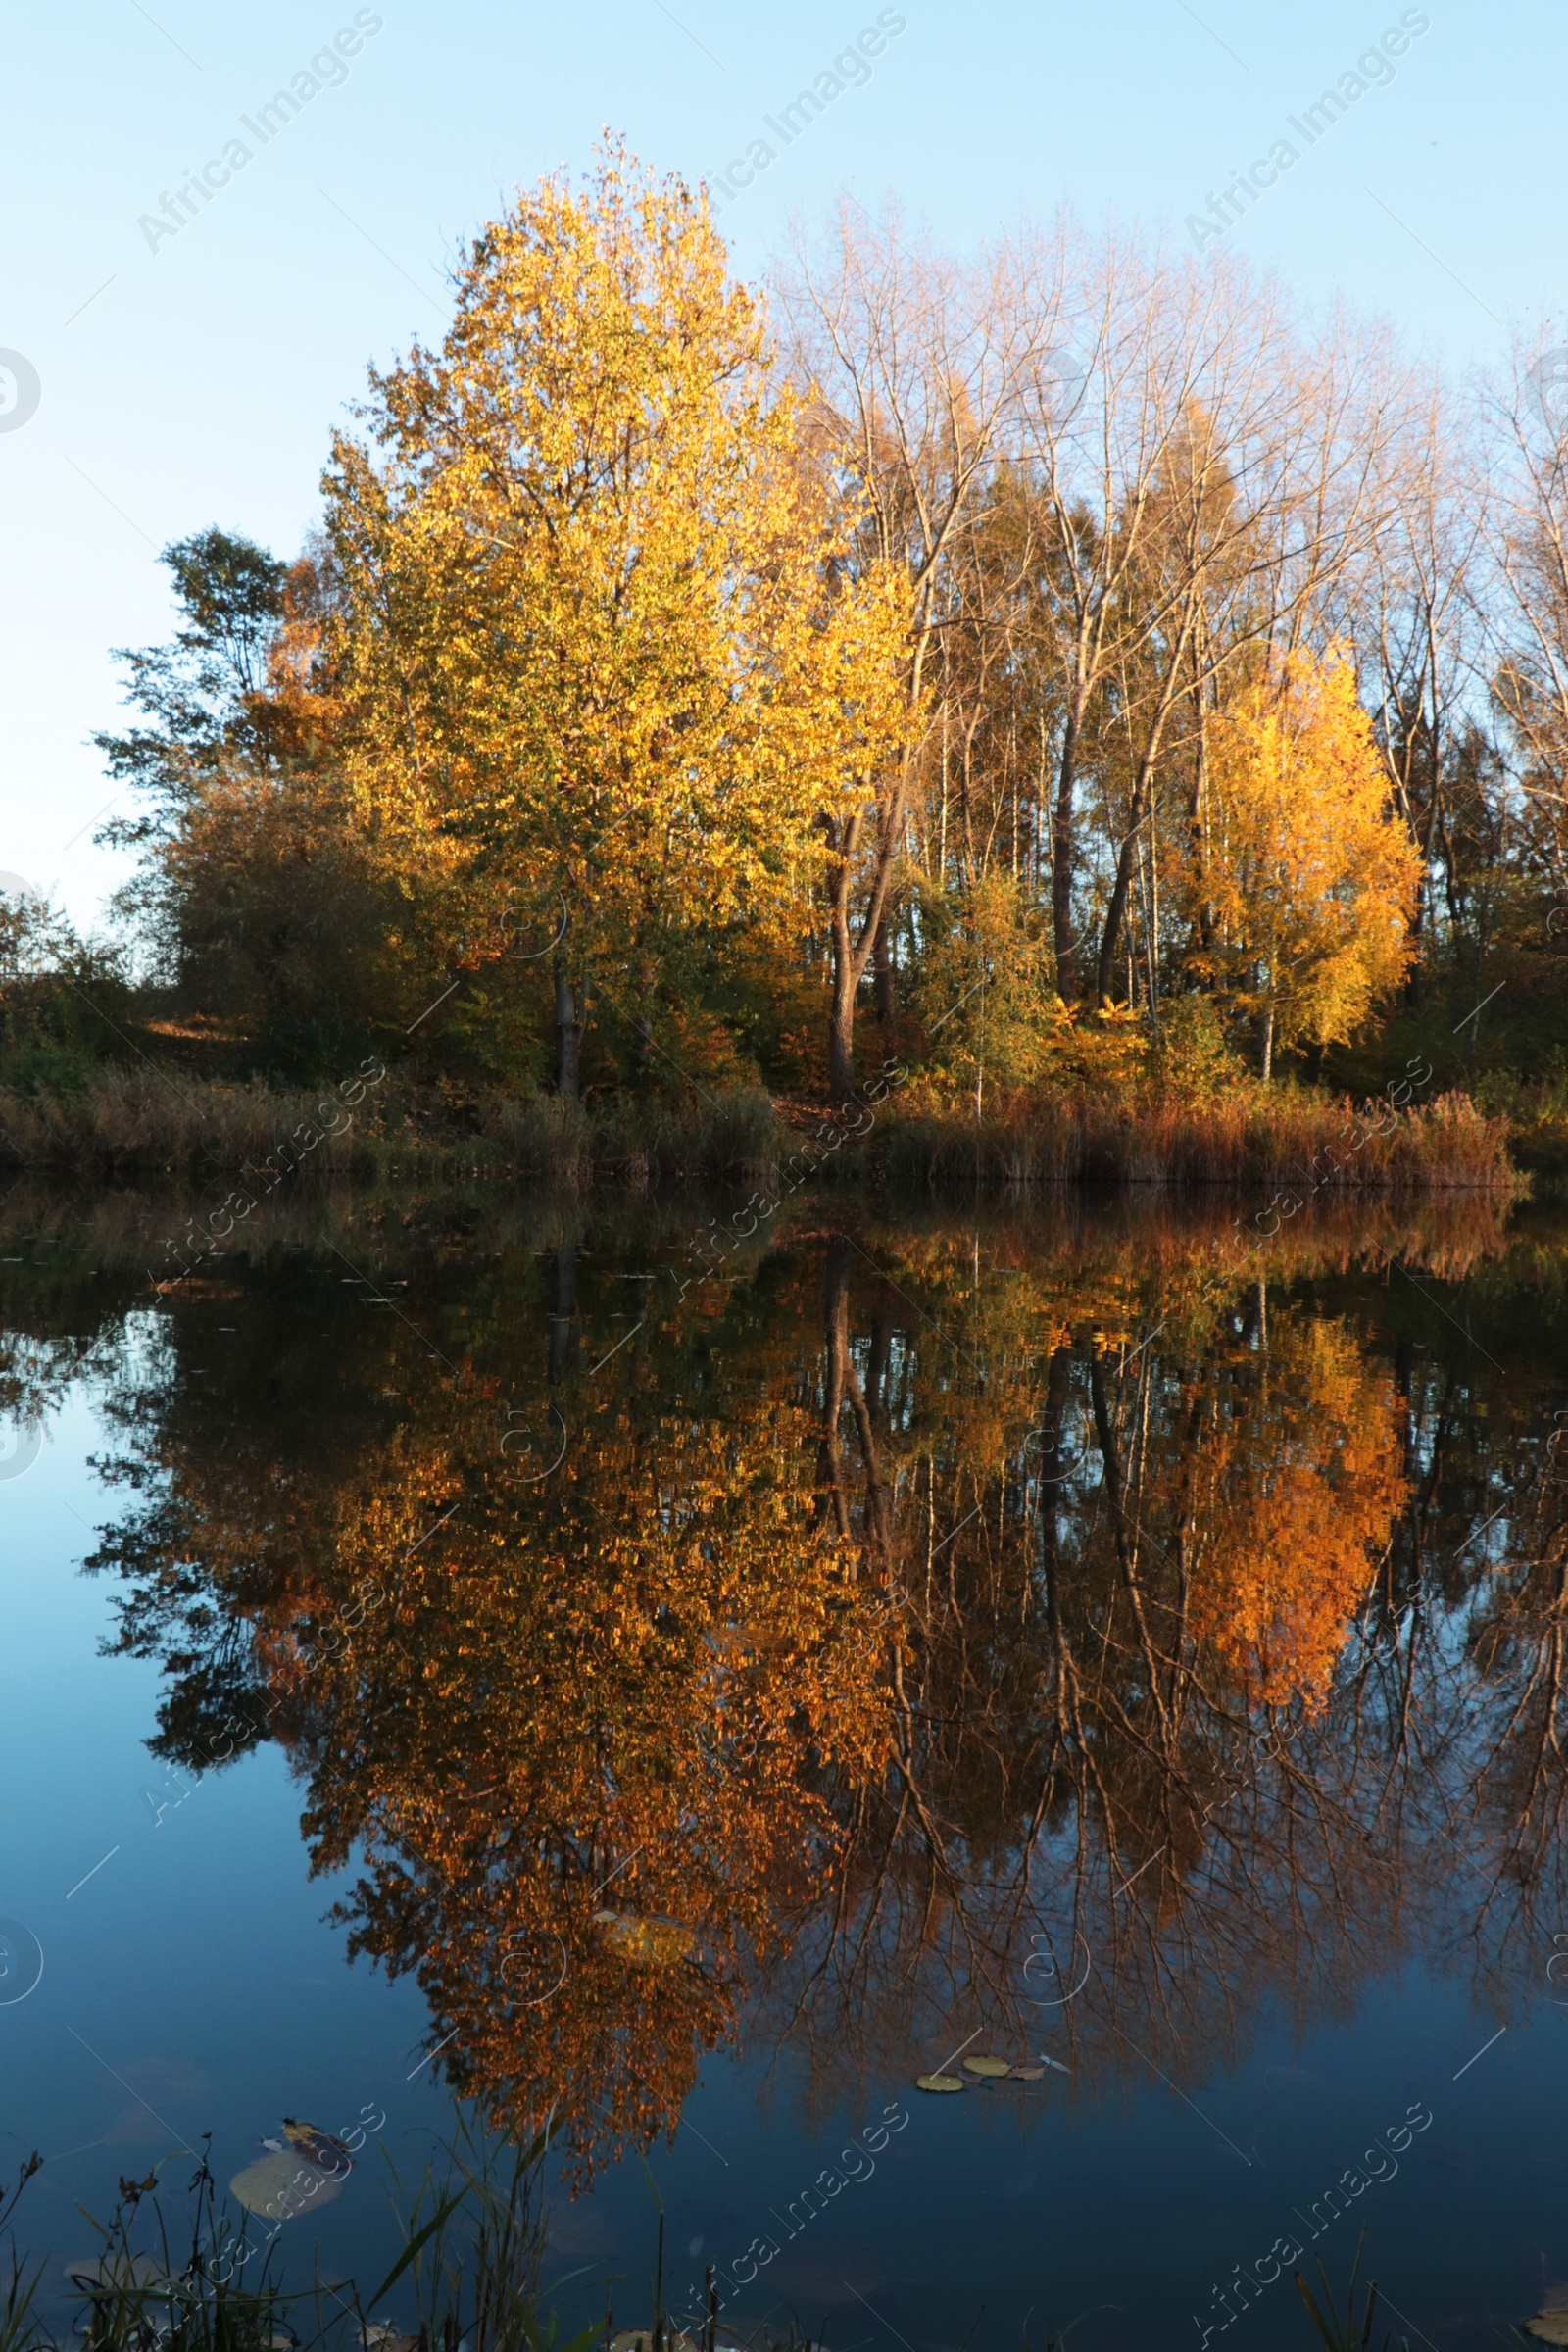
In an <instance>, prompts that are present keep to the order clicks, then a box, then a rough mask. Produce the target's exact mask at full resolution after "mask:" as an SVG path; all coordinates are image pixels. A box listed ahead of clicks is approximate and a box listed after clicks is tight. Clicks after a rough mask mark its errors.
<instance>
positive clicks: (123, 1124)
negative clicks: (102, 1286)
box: [0, 1070, 1524, 1195]
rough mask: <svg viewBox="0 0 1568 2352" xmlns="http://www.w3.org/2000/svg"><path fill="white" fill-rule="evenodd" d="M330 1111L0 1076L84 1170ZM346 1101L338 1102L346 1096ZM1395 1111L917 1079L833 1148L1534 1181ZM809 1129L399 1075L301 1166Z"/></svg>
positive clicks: (525, 1165)
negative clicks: (503, 1092) (861, 1134)
mask: <svg viewBox="0 0 1568 2352" xmlns="http://www.w3.org/2000/svg"><path fill="white" fill-rule="evenodd" d="M330 1110H331V1098H330V1096H329V1095H325V1094H319V1093H317V1092H314V1091H313V1092H307V1091H306V1090H305V1089H303V1088H300V1089H290V1090H286V1091H285V1090H279V1089H276V1088H271V1087H268V1086H265V1085H260V1084H257V1085H251V1086H239V1085H231V1084H224V1083H221V1082H208V1081H194V1082H184V1081H175V1080H173V1079H171V1078H168V1077H166V1076H164V1075H163V1074H162V1073H160V1072H157V1071H152V1070H135V1071H127V1070H112V1071H109V1072H106V1073H105V1074H104V1075H103V1076H102V1077H100V1078H98V1079H97V1080H96V1081H95V1082H94V1083H93V1084H92V1085H90V1086H88V1087H84V1088H83V1089H81V1090H80V1091H79V1092H76V1093H73V1094H72V1095H70V1096H68V1097H64V1098H55V1097H51V1096H48V1095H44V1094H22V1093H19V1092H16V1091H13V1090H7V1089H0V1166H10V1167H13V1168H25V1169H35V1170H38V1171H40V1172H42V1171H47V1172H49V1173H51V1174H53V1175H56V1176H75V1177H83V1176H86V1177H103V1176H116V1177H135V1176H145V1175H163V1176H174V1177H178V1178H180V1179H183V1180H186V1181H191V1180H205V1179H210V1178H212V1177H214V1176H217V1175H221V1174H226V1175H229V1176H237V1175H242V1174H244V1173H245V1171H247V1170H259V1169H264V1168H265V1167H266V1166H267V1164H268V1162H269V1161H270V1160H271V1159H273V1157H274V1155H275V1152H276V1151H277V1148H278V1146H279V1144H280V1143H281V1142H282V1141H283V1139H285V1138H288V1137H291V1136H295V1135H297V1134H299V1135H303V1134H305V1133H307V1132H308V1131H309V1127H310V1124H311V1122H313V1121H315V1122H316V1123H317V1125H318V1126H319V1127H324V1126H325V1124H326V1122H327V1115H328V1112H329V1111H330ZM332 1115H335V1116H337V1117H339V1118H341V1117H342V1116H343V1113H342V1110H341V1107H339V1108H338V1109H337V1110H336V1111H335V1113H332ZM1386 1115H1387V1116H1388V1117H1389V1118H1390V1119H1391V1120H1392V1123H1391V1124H1390V1125H1388V1126H1387V1127H1386V1128H1385V1130H1384V1131H1383V1132H1381V1133H1380V1132H1375V1131H1374V1132H1369V1131H1368V1130H1369V1129H1370V1126H1371V1122H1370V1121H1360V1120H1358V1119H1357V1117H1356V1115H1355V1113H1354V1111H1353V1109H1352V1106H1351V1105H1350V1103H1348V1102H1333V1101H1331V1100H1329V1099H1328V1098H1326V1097H1322V1096H1316V1095H1312V1094H1309V1093H1307V1092H1305V1091H1304V1090H1300V1089H1296V1088H1286V1087H1281V1088H1277V1089H1275V1090H1274V1091H1273V1092H1272V1093H1271V1094H1269V1095H1267V1096H1265V1095H1263V1094H1262V1092H1261V1090H1260V1089H1257V1088H1253V1089H1250V1090H1249V1091H1248V1092H1246V1093H1240V1094H1237V1095H1235V1096H1224V1097H1221V1098H1219V1099H1217V1100H1215V1101H1212V1102H1209V1103H1192V1102H1190V1101H1182V1100H1180V1099H1177V1098H1175V1097H1170V1096H1159V1095H1143V1096H1139V1097H1128V1098H1117V1097H1114V1096H1108V1095H1103V1094H1101V1095H1095V1094H1090V1093H1088V1092H1083V1091H1080V1092H1067V1091H1041V1092H1038V1093H1033V1094H1026V1093H1019V1094H1014V1095H1011V1096H1001V1095H999V1096H997V1097H994V1098H993V1100H992V1102H991V1103H990V1104H989V1105H988V1106H987V1109H986V1114H985V1116H984V1117H983V1119H981V1120H980V1121H979V1122H978V1124H977V1123H976V1121H975V1118H974V1114H973V1108H972V1105H971V1104H970V1103H966V1102H965V1101H964V1100H963V1099H961V1098H951V1097H943V1096H938V1095H936V1094H934V1093H932V1092H929V1091H925V1092H916V1091H911V1092H910V1093H908V1094H906V1095H904V1096H901V1097H897V1098H894V1099H893V1100H892V1101H890V1102H889V1103H887V1104H886V1105H885V1107H884V1108H882V1109H881V1110H879V1111H878V1113H877V1124H876V1128H875V1129H874V1130H873V1131H872V1132H871V1133H869V1134H868V1135H867V1136H866V1138H865V1142H864V1144H863V1145H861V1146H859V1147H858V1148H856V1149H854V1150H850V1151H846V1152H844V1153H843V1155H842V1160H841V1161H840V1162H839V1163H838V1164H836V1165H835V1164H834V1163H831V1162H830V1163H827V1164H828V1165H829V1166H830V1167H831V1170H832V1173H833V1174H834V1175H835V1176H837V1175H839V1174H840V1173H841V1172H842V1173H843V1174H845V1175H850V1174H851V1173H852V1171H853V1170H854V1169H856V1168H859V1169H864V1168H866V1167H868V1166H871V1165H875V1166H876V1167H878V1168H879V1169H880V1170H881V1172H883V1173H884V1174H886V1175H887V1176H888V1177H889V1178H891V1179H892V1180H893V1181H895V1182H900V1181H902V1182H910V1181H913V1182H919V1183H923V1184H929V1185H932V1186H935V1187H937V1188H939V1189H942V1188H946V1187H949V1186H956V1185H958V1184H963V1185H965V1186H972V1185H973V1184H974V1183H975V1181H976V1178H977V1177H978V1179H979V1181H980V1182H981V1183H982V1184H984V1185H988V1186H989V1185H1002V1186H1006V1187H1010V1188H1016V1187H1031V1186H1036V1185H1059V1184H1077V1183H1084V1182H1089V1183H1102V1184H1103V1183H1114V1184H1152V1185H1163V1186H1168V1187H1174V1188H1177V1189H1183V1190H1185V1189H1188V1188H1191V1187H1195V1186H1201V1185H1228V1186H1238V1187H1240V1186H1247V1187H1254V1186H1258V1185H1268V1186H1271V1187H1291V1188H1295V1189H1296V1190H1298V1191H1299V1190H1300V1189H1301V1188H1303V1187H1305V1188H1306V1189H1307V1190H1312V1189H1317V1190H1319V1191H1320V1192H1322V1193H1328V1194H1333V1193H1338V1192H1354V1193H1366V1192H1381V1193H1403V1194H1411V1193H1424V1192H1432V1191H1442V1190H1447V1189H1455V1190H1466V1191H1476V1190H1481V1191H1488V1192H1499V1193H1503V1194H1510V1195H1511V1194H1516V1193H1518V1192H1520V1191H1521V1190H1523V1189H1524V1180H1523V1179H1522V1178H1521V1177H1520V1176H1519V1174H1518V1172H1517V1170H1516V1168H1515V1166H1514V1164H1513V1162H1512V1160H1511V1159H1510V1157H1509V1139H1510V1135H1511V1132H1512V1129H1511V1125H1510V1122H1509V1120H1508V1119H1507V1118H1505V1117H1502V1116H1500V1115H1499V1116H1488V1115H1487V1114H1485V1113H1484V1112H1482V1111H1480V1110H1478V1109H1477V1108H1476V1106H1475V1105H1474V1104H1473V1103H1471V1102H1470V1100H1469V1098H1468V1097H1466V1096H1463V1095H1445V1096H1442V1097H1440V1098H1439V1100H1438V1101H1436V1102H1435V1103H1427V1104H1425V1105H1417V1104H1412V1105H1411V1106H1410V1107H1409V1108H1408V1109H1407V1110H1406V1111H1404V1112H1403V1113H1402V1114H1399V1115H1398V1116H1397V1117H1396V1116H1394V1115H1393V1114H1391V1113H1387V1112H1386ZM1357 1136H1361V1137H1362V1140H1361V1141H1360V1143H1359V1144H1357V1142H1356V1138H1357ZM796 1140H797V1139H796V1138H795V1137H794V1136H793V1135H792V1133H791V1132H790V1130H789V1128H788V1127H787V1125H786V1123H785V1121H784V1120H783V1119H782V1118H781V1117H780V1115H779V1112H778V1111H777V1109H776V1108H775V1106H774V1105H773V1103H771V1102H770V1101H769V1100H768V1098H767V1096H766V1095H765V1094H762V1093H761V1092H760V1090H757V1089H750V1090H736V1091H733V1092H730V1093H726V1094H724V1095H720V1096H716V1097H705V1098H703V1099H702V1100H700V1101H699V1100H696V1099H693V1098H688V1099H687V1100H685V1101H683V1102H679V1103H676V1102H669V1101H666V1100H662V1099H657V1098H656V1099H652V1100H648V1101H639V1100H632V1099H624V1098H623V1099H620V1100H617V1101H613V1102H610V1103H596V1104H583V1103H567V1102H563V1101H561V1100H560V1099H559V1098H555V1097H550V1096H538V1097H535V1098H533V1099H531V1100H528V1101H517V1100H509V1099H505V1098H501V1099H496V1100H492V1101H489V1102H485V1101H477V1102H475V1101H472V1100H460V1099H458V1098H456V1097H454V1096H449V1095H445V1094H440V1093H436V1092H433V1091H428V1090H426V1091H422V1092H421V1091H418V1090H415V1089H412V1088H407V1087H404V1088H400V1087H399V1085H398V1083H397V1081H396V1080H395V1079H390V1078H389V1079H388V1080H387V1081H386V1082H385V1083H384V1084H383V1085H381V1086H379V1087H377V1088H375V1089H373V1090H372V1091H370V1092H368V1093H367V1094H366V1095H365V1098H364V1100H363V1102H362V1103H360V1104H359V1105H358V1107H357V1108H356V1109H355V1111H354V1113H353V1116H352V1118H351V1119H350V1120H349V1122H348V1124H346V1125H344V1126H343V1127H342V1128H341V1130H340V1132H338V1133H336V1134H322V1135H321V1137H320V1140H319V1142H318V1143H317V1144H316V1146H315V1147H314V1149H312V1150H310V1151H308V1152H305V1153H304V1154H303V1155H302V1156H298V1157H297V1160H296V1163H295V1164H294V1165H293V1167H292V1170H291V1175H292V1178H293V1180H294V1181H304V1182H306V1183H307V1184H312V1183H319V1181H320V1180H321V1179H322V1178H336V1179H342V1178H354V1179H357V1180H367V1179H368V1180H384V1179H387V1178H393V1177H395V1178H400V1179H401V1178H404V1177H417V1178H420V1179H423V1180H428V1181H443V1182H450V1181H453V1180H460V1181H461V1180H463V1179H465V1178H467V1177H472V1176H477V1177H492V1178H498V1179H500V1178H506V1177H509V1176H516V1175H519V1174H520V1175H527V1176H531V1177H534V1178H536V1179H538V1180H540V1181H541V1182H545V1183H548V1184H550V1185H552V1186H557V1187H565V1188H568V1189H571V1190H575V1191H582V1190H585V1189H586V1188H587V1187H588V1186H589V1185H591V1184H592V1183H594V1182H595V1181H597V1180H599V1179H602V1178H610V1179H613V1180H614V1181H615V1182H617V1183H619V1184H621V1185H623V1186H626V1187H628V1188H629V1189H631V1190H632V1191H644V1190H648V1189H651V1188H653V1189H657V1188H658V1187H660V1186H663V1185H669V1184H676V1183H680V1182H683V1181H687V1180H690V1179H693V1178H727V1179H735V1180H743V1179H744V1180H746V1181H748V1182H751V1183H757V1182H762V1183H770V1182H771V1181H772V1178H773V1175H774V1173H775V1172H776V1170H777V1168H778V1165H779V1163H780V1161H781V1160H782V1159H783V1158H784V1157H785V1156H786V1154H787V1153H788V1152H789V1150H790V1148H791V1146H792V1145H793V1144H794V1143H795V1142H796Z"/></svg>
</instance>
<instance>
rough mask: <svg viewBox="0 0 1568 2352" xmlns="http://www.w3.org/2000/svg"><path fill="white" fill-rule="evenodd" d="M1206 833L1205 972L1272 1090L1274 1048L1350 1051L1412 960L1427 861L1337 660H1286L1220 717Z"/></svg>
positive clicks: (1199, 909) (1199, 906)
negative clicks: (1249, 1038)
mask: <svg viewBox="0 0 1568 2352" xmlns="http://www.w3.org/2000/svg"><path fill="white" fill-rule="evenodd" d="M1206 829H1207V836H1208V838H1207V840H1206V843H1205V844H1204V857H1203V858H1202V861H1201V864H1200V863H1199V861H1198V860H1196V859H1195V860H1192V861H1190V862H1189V864H1188V865H1187V868H1186V870H1185V872H1184V875H1183V877H1182V882H1183V895H1184V899H1185V911H1186V913H1187V915H1188V917H1189V919H1190V920H1191V921H1192V923H1193V927H1194V933H1195V936H1198V935H1199V933H1200V931H1201V930H1202V931H1204V932H1206V934H1207V937H1208V938H1209V940H1210V942H1211V944H1210V945H1209V946H1208V947H1207V948H1205V949H1203V950H1201V952H1199V953H1198V954H1196V955H1195V956H1194V958H1193V961H1194V966H1195V968H1196V969H1198V970H1200V971H1202V972H1204V973H1205V975H1206V976H1207V977H1209V978H1211V979H1212V980H1214V981H1216V982H1217V983H1218V984H1219V985H1220V987H1221V988H1222V989H1223V991H1224V992H1225V993H1226V994H1227V995H1228V996H1229V998H1230V1000H1231V1002H1232V1003H1233V1004H1234V1005H1236V1006H1237V1007H1238V1008H1240V1009H1242V1010H1245V1011H1247V1012H1248V1013H1250V1014H1254V1015H1255V1016H1256V1017H1257V1020H1258V1023H1259V1029H1260V1038H1261V1050H1260V1067H1261V1074H1262V1076H1263V1078H1264V1079H1265V1080H1267V1078H1268V1076H1269V1073H1270V1067H1271V1064H1272V1059H1273V1049H1274V1045H1275V1043H1276V1041H1277V1042H1278V1043H1280V1044H1281V1045H1286V1044H1290V1043H1291V1042H1293V1041H1294V1040H1296V1039H1298V1038H1307V1039H1311V1040H1313V1041H1314V1042H1316V1043H1318V1044H1327V1043H1329V1042H1330V1041H1334V1040H1337V1041H1342V1042H1343V1041H1348V1039H1349V1038H1350V1036H1351V1035H1352V1033H1353V1032H1354V1031H1355V1029H1356V1028H1357V1027H1359V1025H1360V1024H1361V1023H1362V1022H1363V1021H1364V1020H1365V1019H1366V1017H1367V1015H1368V1013H1369V1012H1370V1010H1371V1008H1372V1006H1373V1005H1374V1003H1375V1002H1376V1000H1377V999H1378V998H1379V997H1380V996H1382V995H1384V994H1386V993H1387V992H1388V991H1389V990H1390V989H1392V988H1395V987H1397V984H1398V982H1399V981H1400V980H1401V979H1402V978H1403V976H1404V972H1405V970H1406V968H1407V966H1408V963H1409V960H1410V946H1409V920H1410V915H1411V911H1412V909H1413V907H1414V903H1415V892H1416V884H1417V879H1418V871H1419V860H1418V858H1417V854H1416V852H1415V850H1414V849H1413V848H1412V846H1411V843H1410V839H1409V835H1408V832H1407V831H1406V829H1405V828H1404V827H1403V826H1402V825H1399V824H1397V823H1396V822H1395V821H1394V819H1393V814H1392V810H1391V808H1390V803H1389V787H1388V779H1387V776H1386V773H1385V771H1384V768H1383V765H1382V762H1381V760H1380V759H1379V756H1378V750H1377V745H1376V743H1375V741H1374V739H1373V734H1372V726H1371V721H1370V720H1369V719H1368V717H1367V715H1366V713H1365V711H1363V710H1362V709H1361V708H1360V705H1359V704H1358V702H1357V701H1356V694H1355V680H1354V677H1353V675H1352V673H1351V670H1350V668H1349V665H1348V662H1346V661H1345V660H1344V659H1343V658H1342V657H1341V656H1339V655H1338V654H1334V655H1330V656H1329V657H1328V658H1327V659H1325V660H1319V659H1318V658H1317V657H1315V656H1314V655H1312V654H1311V653H1308V652H1300V653H1296V654H1290V655H1287V656H1285V657H1284V658H1283V659H1282V660H1280V661H1279V662H1276V663H1274V664H1273V665H1272V666H1271V668H1270V669H1269V670H1268V671H1267V672H1266V673H1265V674H1263V675H1260V676H1257V677H1254V678H1252V679H1251V680H1250V681H1249V682H1248V683H1247V684H1246V685H1245V686H1244V687H1242V688H1241V689H1240V691H1239V692H1238V693H1237V694H1236V696H1235V697H1234V698H1233V700H1232V701H1231V703H1230V704H1229V706H1228V707H1227V708H1226V709H1224V710H1223V711H1219V712H1218V713H1217V714H1216V715H1215V717H1214V719H1213V720H1212V721H1211V723H1210V731H1209V741H1208V808H1207V814H1206ZM1201 916H1202V917H1204V918H1205V919H1204V920H1203V921H1202V922H1201V921H1200V917H1201Z"/></svg>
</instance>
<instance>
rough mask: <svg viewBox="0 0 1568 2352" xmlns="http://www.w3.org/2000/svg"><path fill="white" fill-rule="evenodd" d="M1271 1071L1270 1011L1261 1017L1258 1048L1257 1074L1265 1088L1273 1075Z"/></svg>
mask: <svg viewBox="0 0 1568 2352" xmlns="http://www.w3.org/2000/svg"><path fill="white" fill-rule="evenodd" d="M1273 1069H1274V1015H1273V1013H1272V1011H1270V1012H1265V1013H1264V1015H1263V1021H1262V1030H1261V1036H1260V1041H1259V1046H1258V1074H1259V1076H1260V1077H1261V1078H1262V1081H1263V1084H1264V1085H1265V1086H1267V1085H1268V1083H1269V1080H1270V1078H1271V1076H1272V1074H1273Z"/></svg>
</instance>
